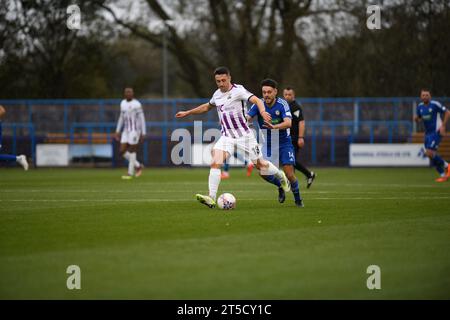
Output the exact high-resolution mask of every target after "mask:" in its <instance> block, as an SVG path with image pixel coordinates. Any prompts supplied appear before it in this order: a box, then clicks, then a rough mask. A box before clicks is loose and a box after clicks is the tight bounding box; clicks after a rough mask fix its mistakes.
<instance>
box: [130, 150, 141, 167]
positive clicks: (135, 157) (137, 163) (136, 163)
mask: <svg viewBox="0 0 450 320" xmlns="http://www.w3.org/2000/svg"><path fill="white" fill-rule="evenodd" d="M132 154H134V166H135V167H136V168H139V167H140V166H141V163H140V162H139V161H137V155H136V152H133V153H132Z"/></svg>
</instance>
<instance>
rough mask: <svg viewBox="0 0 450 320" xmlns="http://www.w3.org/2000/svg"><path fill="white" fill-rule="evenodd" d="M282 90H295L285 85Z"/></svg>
mask: <svg viewBox="0 0 450 320" xmlns="http://www.w3.org/2000/svg"><path fill="white" fill-rule="evenodd" d="M283 90H292V92H294V93H295V90H294V88H292V87H291V86H287V87H286V88H284V89H283Z"/></svg>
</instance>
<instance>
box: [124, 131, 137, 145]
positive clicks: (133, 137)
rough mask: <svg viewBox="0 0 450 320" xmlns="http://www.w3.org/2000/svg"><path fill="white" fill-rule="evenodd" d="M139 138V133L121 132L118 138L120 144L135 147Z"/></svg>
mask: <svg viewBox="0 0 450 320" xmlns="http://www.w3.org/2000/svg"><path fill="white" fill-rule="evenodd" d="M140 137H141V133H140V132H138V131H123V132H122V137H121V138H120V143H122V144H124V143H128V144H131V145H135V144H138V143H139V138H140Z"/></svg>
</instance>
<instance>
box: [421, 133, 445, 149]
mask: <svg viewBox="0 0 450 320" xmlns="http://www.w3.org/2000/svg"><path fill="white" fill-rule="evenodd" d="M441 139H442V136H441V134H440V133H439V132H434V133H429V134H426V135H425V143H424V144H425V149H430V150H437V149H438V148H439V143H441Z"/></svg>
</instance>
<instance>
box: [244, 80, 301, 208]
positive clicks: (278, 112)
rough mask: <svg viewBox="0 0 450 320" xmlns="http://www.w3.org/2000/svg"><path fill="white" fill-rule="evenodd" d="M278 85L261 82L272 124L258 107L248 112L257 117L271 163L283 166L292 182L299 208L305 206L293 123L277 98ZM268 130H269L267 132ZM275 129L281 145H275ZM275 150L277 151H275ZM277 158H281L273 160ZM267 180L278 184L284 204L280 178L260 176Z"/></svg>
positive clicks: (283, 104) (283, 101) (284, 197)
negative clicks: (296, 157)
mask: <svg viewBox="0 0 450 320" xmlns="http://www.w3.org/2000/svg"><path fill="white" fill-rule="evenodd" d="M277 88H278V84H277V82H276V81H275V80H272V79H265V80H263V81H262V82H261V90H262V95H263V101H264V107H265V108H266V112H268V113H269V114H270V116H271V117H272V120H271V123H270V124H267V123H266V122H264V119H263V118H262V117H261V115H260V113H259V110H258V108H257V106H255V105H253V106H252V107H251V108H250V110H249V111H248V113H247V119H248V120H249V121H250V120H251V118H253V117H255V116H258V124H259V128H260V129H262V132H263V134H264V137H263V138H264V140H265V142H264V144H265V146H264V148H263V154H264V153H267V154H264V155H265V156H266V157H267V158H268V159H272V160H271V161H272V162H275V163H277V162H280V164H281V165H282V167H283V171H284V173H285V174H286V176H287V178H288V180H289V182H290V183H291V189H292V193H293V194H294V199H295V204H296V205H297V206H298V207H303V206H304V205H303V200H302V198H301V196H300V189H299V184H298V180H297V177H296V176H295V173H294V165H295V156H294V147H293V146H292V140H291V136H290V127H291V124H292V115H291V112H290V110H289V105H288V103H287V102H286V101H285V100H284V99H282V98H279V97H277V93H278V90H277ZM264 129H268V130H264ZM273 130H278V141H275V143H278V146H277V145H275V146H272V133H273ZM274 151H275V152H274ZM277 156H278V159H274V158H275V157H277ZM261 177H262V178H263V179H264V180H266V181H268V182H270V183H272V184H274V185H276V186H277V187H278V201H279V202H280V203H283V202H284V201H285V199H286V195H285V192H284V191H283V189H282V188H281V184H280V181H279V179H277V178H276V177H275V176H261Z"/></svg>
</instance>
